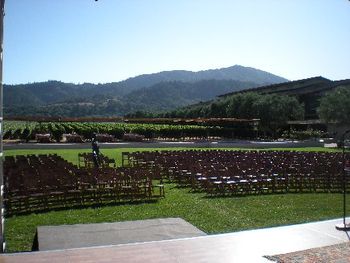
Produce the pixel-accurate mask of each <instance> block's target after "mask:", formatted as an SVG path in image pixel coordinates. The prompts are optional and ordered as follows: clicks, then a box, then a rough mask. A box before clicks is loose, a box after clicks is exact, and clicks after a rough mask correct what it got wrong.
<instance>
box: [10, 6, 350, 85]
mask: <svg viewBox="0 0 350 263" xmlns="http://www.w3.org/2000/svg"><path fill="white" fill-rule="evenodd" d="M5 12H6V16H5V35H4V83H5V84H19V83H28V82H38V81H46V80H61V81H64V82H73V83H83V82H92V83H106V82H114V81H120V80H123V79H126V78H129V77H133V76H136V75H139V74H145V73H154V72H159V71H163V70H174V69H184V70H192V71H198V70H204V69H211V68H221V67H228V66H232V65H235V64H238V65H243V66H249V67H254V68H258V69H261V70H265V71H268V72H271V73H273V74H276V75H279V76H282V77H285V78H287V79H290V80H296V79H302V78H307V77H313V76H319V75H322V76H324V77H326V78H329V79H333V80H336V79H345V78H350V1H348V0H99V1H98V2H95V1H94V0H6V3H5Z"/></svg>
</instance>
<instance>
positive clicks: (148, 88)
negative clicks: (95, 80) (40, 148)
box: [4, 66, 286, 117]
mask: <svg viewBox="0 0 350 263" xmlns="http://www.w3.org/2000/svg"><path fill="white" fill-rule="evenodd" d="M283 81H286V80H285V79H283V78H280V77H278V76H275V75H272V74H270V73H267V72H264V71H261V70H257V69H253V68H245V67H242V66H233V67H229V68H224V69H216V70H206V71H199V72H191V71H167V72H160V73H155V74H148V75H141V76H138V77H134V78H130V79H127V80H125V81H121V82H115V83H107V84H91V83H83V84H72V83H64V82H60V81H47V82H40V83H30V84H21V85H4V114H5V116H16V115H17V116H18V115H44V116H72V117H76V116H111V115H118V116H122V115H125V114H130V113H134V112H138V111H143V112H153V113H156V112H162V111H168V110H172V109H176V108H178V107H183V106H186V105H190V104H193V103H198V102H200V101H206V100H210V99H213V98H215V97H216V96H218V95H221V94H224V93H228V92H232V91H237V90H241V89H247V88H253V87H257V86H260V85H264V84H269V83H277V82H283Z"/></svg>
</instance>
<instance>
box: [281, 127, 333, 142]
mask: <svg viewBox="0 0 350 263" xmlns="http://www.w3.org/2000/svg"><path fill="white" fill-rule="evenodd" d="M326 135H327V133H326V132H323V131H320V130H313V129H308V130H305V131H296V130H293V129H292V130H290V131H285V132H284V133H283V134H282V137H283V138H286V139H293V140H306V139H312V138H323V137H325V136H326Z"/></svg>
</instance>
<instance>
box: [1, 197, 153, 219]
mask: <svg viewBox="0 0 350 263" xmlns="http://www.w3.org/2000/svg"><path fill="white" fill-rule="evenodd" d="M158 200H159V199H146V200H121V201H117V202H105V203H92V202H90V203H85V204H73V205H69V206H58V207H49V208H40V207H39V208H35V209H30V210H26V211H16V212H13V213H10V214H5V217H6V218H11V217H13V216H20V215H30V214H33V213H35V214H44V213H48V212H53V211H66V210H71V209H74V210H79V209H87V208H93V209H96V208H102V207H118V206H124V205H139V204H154V203H157V202H158Z"/></svg>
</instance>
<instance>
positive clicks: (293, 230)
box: [0, 219, 349, 263]
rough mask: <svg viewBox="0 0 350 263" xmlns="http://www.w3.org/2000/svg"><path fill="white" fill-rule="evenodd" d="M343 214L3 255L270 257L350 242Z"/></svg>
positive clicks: (182, 261) (176, 262)
mask: <svg viewBox="0 0 350 263" xmlns="http://www.w3.org/2000/svg"><path fill="white" fill-rule="evenodd" d="M348 220H349V219H348ZM341 222H342V219H336V220H328V221H321V222H314V223H308V224H298V225H291V226H282V227H273V228H265V229H257V230H249V231H241V232H235V233H228V234H221V235H209V236H202V237H194V238H184V239H175V240H166V241H155V242H145V243H136V244H126V245H116V246H104V247H93V248H79V249H68V250H53V251H43V252H31V253H17V254H4V255H0V262H7V263H17V262H26V263H31V262H33V263H34V262H35V263H37V262H50V263H55V262H72V263H74V262H105V263H107V262H123V263H131V262H133V263H135V262H140V263H141V262H142V263H144V262H153V263H159V262H162V263H163V262H167V263H199V262H215V263H226V262H235V263H240V262H242V263H246V262H254V263H255V262H257V263H259V262H262V263H267V262H271V261H269V260H267V259H265V258H264V257H263V256H265V255H276V254H284V253H289V252H294V251H299V250H305V249H310V248H315V247H322V246H328V245H334V244H339V243H343V242H349V233H347V232H344V231H338V230H336V229H335V225H336V224H339V223H341Z"/></svg>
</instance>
